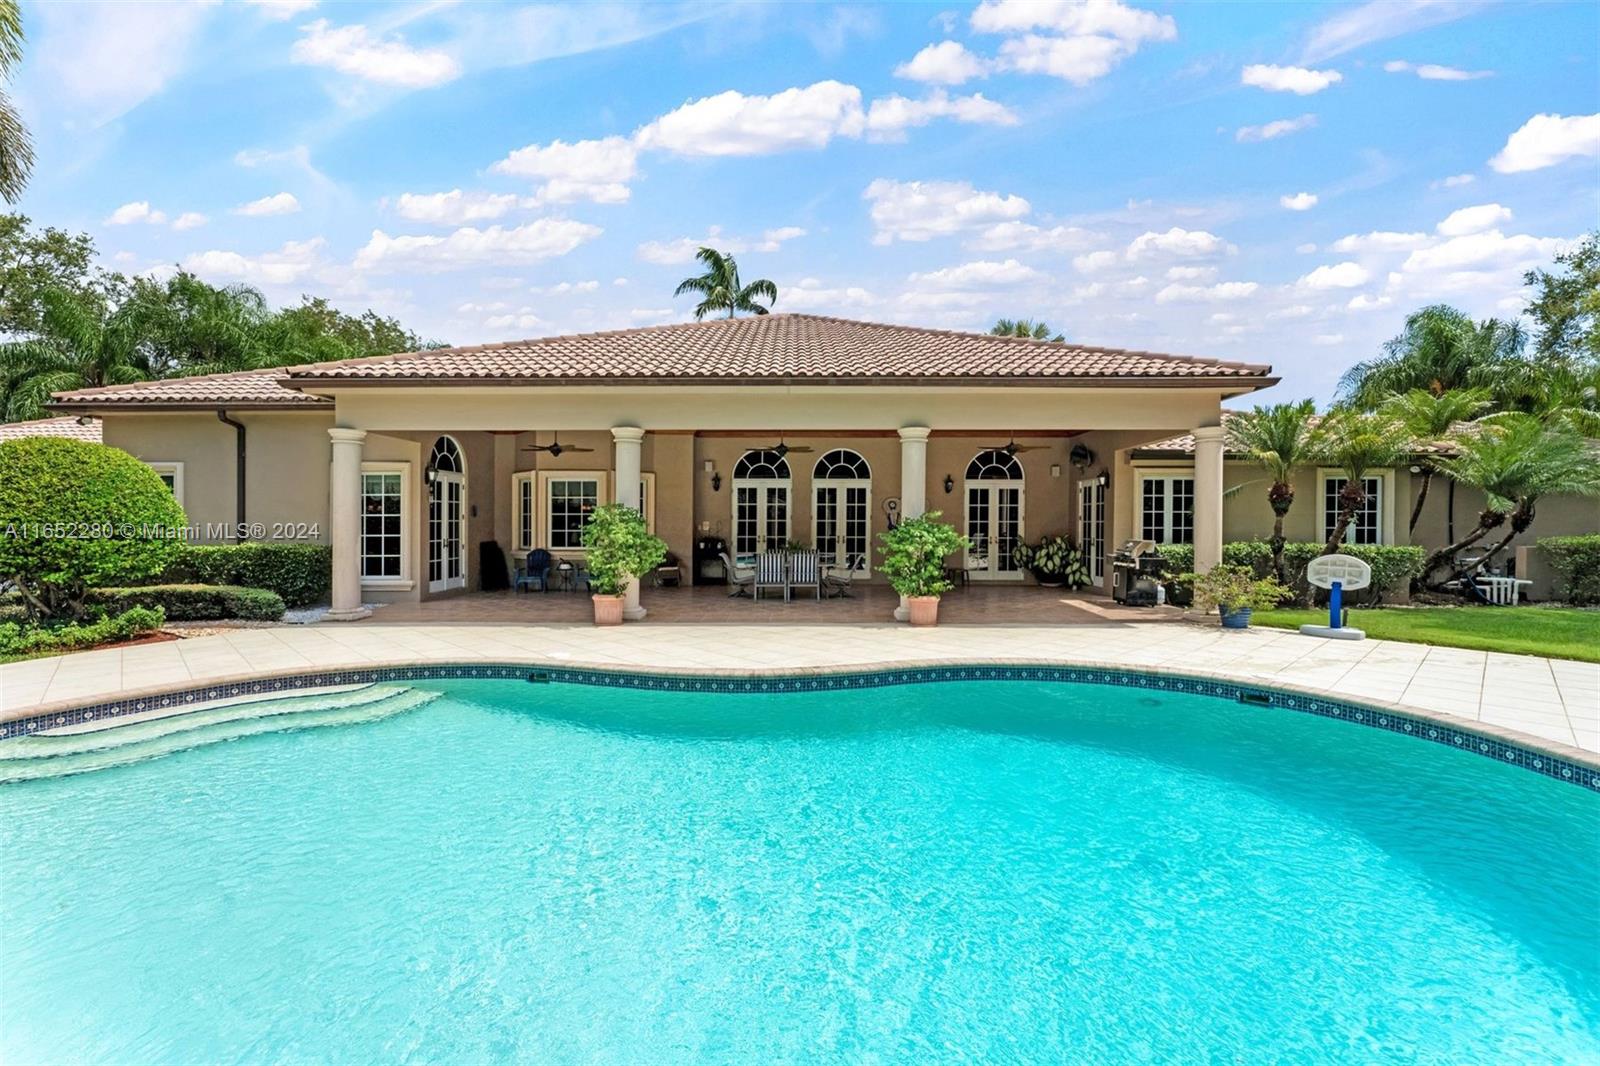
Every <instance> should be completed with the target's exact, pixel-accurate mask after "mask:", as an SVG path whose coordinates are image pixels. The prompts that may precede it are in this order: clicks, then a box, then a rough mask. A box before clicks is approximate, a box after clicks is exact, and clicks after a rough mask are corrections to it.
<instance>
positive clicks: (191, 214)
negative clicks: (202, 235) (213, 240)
mask: <svg viewBox="0 0 1600 1066" xmlns="http://www.w3.org/2000/svg"><path fill="white" fill-rule="evenodd" d="M209 221H211V220H210V219H208V218H206V216H204V215H202V214H201V213H200V212H198V211H185V212H184V213H183V214H181V215H179V216H178V217H177V218H175V219H173V220H172V228H173V229H175V230H190V229H198V228H199V227H201V226H204V225H205V224H206V223H207V222H209Z"/></svg>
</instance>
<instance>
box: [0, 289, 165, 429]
mask: <svg viewBox="0 0 1600 1066" xmlns="http://www.w3.org/2000/svg"><path fill="white" fill-rule="evenodd" d="M41 300H42V303H43V305H44V311H43V316H42V318H43V323H42V328H41V330H40V333H39V335H38V336H35V337H31V338H28V339H26V340H19V341H12V342H11V343H9V344H5V345H0V368H3V369H0V404H3V412H0V413H3V414H4V416H5V421H7V422H23V421H27V420H29V419H34V418H39V417H42V416H43V414H44V405H45V404H47V403H49V402H50V394H51V393H52V392H64V391H67V390H69V389H88V388H95V387H97V386H100V385H124V384H127V383H128V382H132V381H144V380H146V379H147V378H150V377H153V376H154V375H153V374H152V373H151V368H150V363H149V358H148V355H147V353H146V352H145V351H144V350H143V345H142V331H141V329H140V328H139V324H138V322H137V320H136V316H135V315H133V314H131V313H130V312H129V311H128V309H127V307H126V305H124V306H123V307H119V308H117V309H116V310H111V309H109V308H108V307H107V306H106V305H105V304H103V303H100V302H99V301H98V300H96V299H94V298H86V297H81V296H77V295H75V294H73V293H69V292H66V291H64V290H61V289H48V290H46V291H45V292H44V294H43V295H42V297H41Z"/></svg>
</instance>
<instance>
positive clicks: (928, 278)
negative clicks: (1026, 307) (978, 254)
mask: <svg viewBox="0 0 1600 1066" xmlns="http://www.w3.org/2000/svg"><path fill="white" fill-rule="evenodd" d="M1043 277H1044V275H1043V274H1041V273H1039V271H1037V270H1035V269H1033V268H1032V267H1030V266H1026V265H1024V264H1022V263H1019V262H1017V261H1016V260H1015V259H1007V260H1006V261H1005V262H1003V263H997V262H995V261H994V260H992V259H980V260H977V261H976V262H972V263H963V264H961V265H960V266H953V267H945V268H944V269H943V270H933V271H929V272H928V273H926V274H912V275H911V277H910V278H909V279H908V280H909V281H910V282H911V284H913V285H915V286H916V287H918V288H920V289H939V290H946V289H975V288H988V287H991V286H995V285H1018V284H1021V283H1023V282H1028V281H1038V280H1040V279H1042V278H1043Z"/></svg>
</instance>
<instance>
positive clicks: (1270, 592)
mask: <svg viewBox="0 0 1600 1066" xmlns="http://www.w3.org/2000/svg"><path fill="white" fill-rule="evenodd" d="M1179 580H1180V581H1183V582H1185V583H1192V585H1193V587H1194V602H1195V603H1196V604H1198V605H1199V607H1200V609H1201V610H1203V611H1208V612H1209V611H1211V610H1213V609H1215V610H1216V611H1217V612H1218V613H1219V614H1221V615H1222V625H1223V628H1225V629H1245V628H1247V627H1248V626H1249V625H1250V615H1251V613H1252V612H1254V611H1265V610H1269V609H1270V608H1273V607H1276V606H1277V605H1278V604H1280V603H1282V602H1283V601H1284V600H1285V599H1286V598H1288V597H1289V595H1290V594H1291V592H1290V589H1289V587H1288V586H1287V585H1285V584H1283V583H1282V582H1280V581H1279V580H1278V579H1277V578H1275V577H1257V576H1256V575H1255V571H1253V570H1252V569H1250V568H1249V567H1248V566H1230V565H1228V564H1227V563H1218V564H1217V565H1216V566H1213V567H1212V568H1211V569H1210V570H1207V571H1206V572H1205V573H1203V574H1184V575H1183V576H1182V577H1181V578H1179Z"/></svg>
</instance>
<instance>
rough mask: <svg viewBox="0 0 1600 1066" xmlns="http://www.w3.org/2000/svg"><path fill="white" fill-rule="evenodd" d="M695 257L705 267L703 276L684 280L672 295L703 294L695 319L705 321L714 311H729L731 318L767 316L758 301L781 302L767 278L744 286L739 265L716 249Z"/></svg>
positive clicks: (695, 310)
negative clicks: (743, 315)
mask: <svg viewBox="0 0 1600 1066" xmlns="http://www.w3.org/2000/svg"><path fill="white" fill-rule="evenodd" d="M694 257H695V258H696V259H698V260H699V261H700V262H701V263H702V264H704V265H705V268H706V271H705V273H704V274H700V275H697V276H696V277H692V278H684V279H683V280H682V281H680V282H679V283H678V287H677V288H676V289H675V290H673V293H672V295H674V296H682V295H683V294H684V293H686V292H696V293H699V294H700V297H701V299H700V303H699V304H697V305H696V306H695V309H694V317H695V318H696V319H702V318H705V317H706V315H708V314H710V313H711V312H713V311H726V312H728V317H729V318H732V317H733V316H734V315H736V314H738V313H739V312H740V311H744V312H747V313H749V314H752V315H764V314H766V313H767V311H768V307H762V306H761V305H760V304H759V303H757V302H756V301H757V300H760V299H763V298H765V299H766V301H767V304H768V305H769V307H770V305H772V304H775V303H777V302H778V287H777V286H776V285H774V284H773V283H772V282H770V281H768V280H767V279H766V278H757V279H756V280H755V281H752V282H751V283H750V284H748V285H745V284H743V283H741V281H740V279H739V264H738V263H737V262H735V261H734V258H733V256H731V255H725V254H723V253H722V252H719V251H717V250H716V249H715V248H702V249H700V250H699V251H698V252H696V253H695V255H694Z"/></svg>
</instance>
